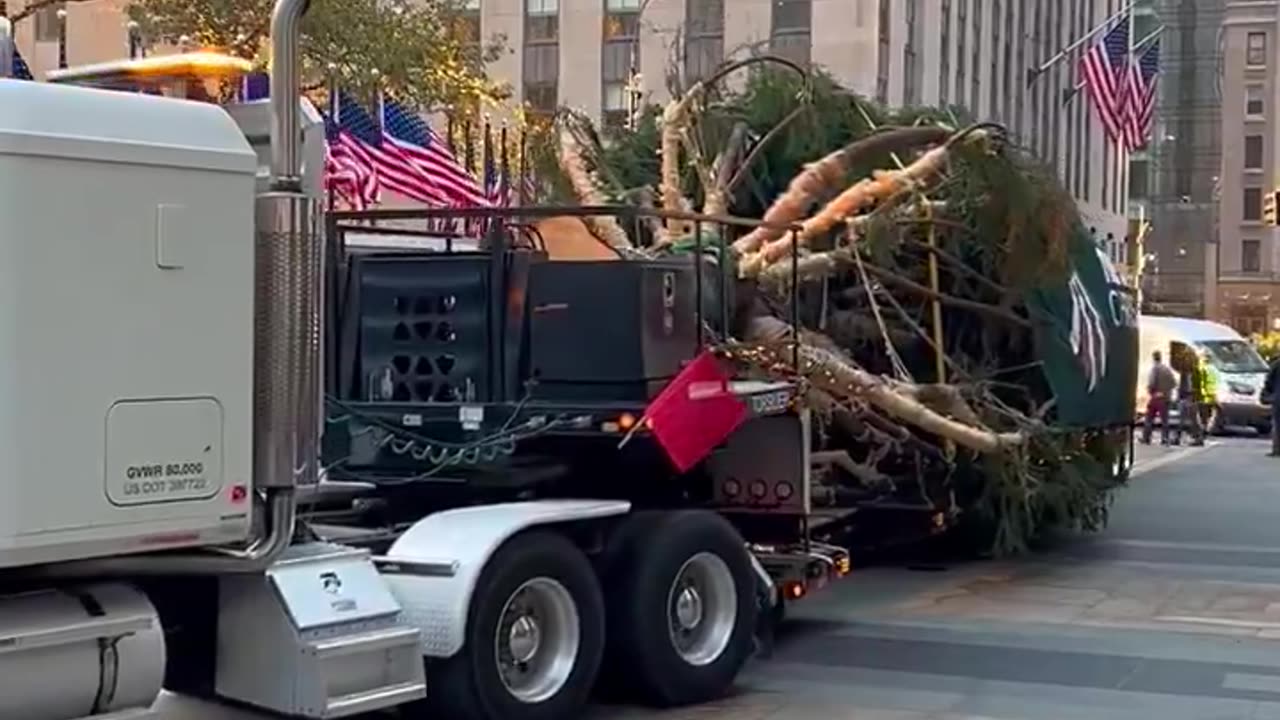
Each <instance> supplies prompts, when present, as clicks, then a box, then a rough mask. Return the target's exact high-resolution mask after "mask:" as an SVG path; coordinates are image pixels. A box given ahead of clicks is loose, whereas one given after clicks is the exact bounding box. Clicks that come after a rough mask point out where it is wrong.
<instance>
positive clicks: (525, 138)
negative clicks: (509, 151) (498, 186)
mask: <svg viewBox="0 0 1280 720" xmlns="http://www.w3.org/2000/svg"><path fill="white" fill-rule="evenodd" d="M519 157H520V188H519V189H518V190H517V191H516V192H517V193H518V194H517V195H516V197H518V198H519V199H520V207H524V205H525V203H527V202H528V201H529V198H528V197H526V196H525V190H526V188H527V187H528V185H529V130H528V126H527V122H526V125H525V126H524V127H521V128H520V155H519Z"/></svg>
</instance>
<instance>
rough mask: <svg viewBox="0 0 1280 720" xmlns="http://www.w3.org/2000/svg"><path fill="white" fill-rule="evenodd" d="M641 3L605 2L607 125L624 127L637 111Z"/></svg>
mask: <svg viewBox="0 0 1280 720" xmlns="http://www.w3.org/2000/svg"><path fill="white" fill-rule="evenodd" d="M640 7H641V0H605V5H604V47H603V51H602V52H601V65H602V67H601V73H600V77H601V79H602V83H603V85H602V87H601V91H602V92H601V97H602V99H603V107H602V108H601V109H602V110H603V113H604V122H605V124H606V125H613V126H615V127H616V126H621V125H623V124H625V123H626V121H627V118H628V116H629V115H630V111H631V110H633V109H634V108H633V105H632V103H633V98H634V96H635V94H636V93H637V92H638V88H636V87H635V83H634V77H635V75H636V74H637V73H638V72H639V71H640Z"/></svg>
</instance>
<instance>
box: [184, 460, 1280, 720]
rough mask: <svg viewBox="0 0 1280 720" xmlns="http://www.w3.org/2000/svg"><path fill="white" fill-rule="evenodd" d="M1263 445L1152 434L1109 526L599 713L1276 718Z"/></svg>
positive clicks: (845, 613)
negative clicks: (695, 693)
mask: <svg viewBox="0 0 1280 720" xmlns="http://www.w3.org/2000/svg"><path fill="white" fill-rule="evenodd" d="M1266 450H1267V447H1266V444H1265V443H1264V442H1262V441H1260V440H1257V439H1227V440H1219V441H1216V442H1214V443H1211V446H1210V447H1208V448H1205V449H1195V450H1191V449H1165V448H1159V447H1157V448H1142V454H1141V456H1140V461H1139V466H1138V469H1137V470H1136V472H1135V478H1134V480H1133V482H1132V483H1131V486H1130V487H1129V488H1127V489H1126V490H1125V491H1123V492H1122V493H1121V495H1120V496H1119V497H1118V499H1117V502H1116V505H1115V507H1114V508H1113V513H1112V519H1111V525H1110V527H1109V528H1108V529H1107V530H1106V531H1105V532H1103V533H1101V534H1099V535H1096V536H1091V537H1087V538H1081V539H1078V540H1075V541H1071V542H1067V543H1064V544H1063V545H1062V546H1061V547H1060V548H1058V549H1056V550H1054V551H1052V552H1051V553H1048V554H1045V555H1040V556H1037V557H1034V558H1030V559H1023V560H1019V561H1012V562H985V563H972V564H965V565H958V566H953V567H932V568H928V569H927V570H928V571H912V570H908V569H891V568H880V569H870V570H865V571H861V572H856V573H855V575H854V576H853V577H852V578H850V579H848V580H846V581H845V582H843V583H841V584H840V585H838V586H837V587H835V588H832V589H831V590H829V591H827V592H826V593H825V595H823V596H819V597H815V598H812V599H810V600H809V601H808V603H807V604H806V605H804V606H798V607H797V608H796V610H795V612H794V613H793V615H792V618H791V620H790V622H789V623H788V626H787V629H786V631H785V633H784V634H783V636H782V637H781V638H780V641H779V645H778V648H777V650H776V652H775V654H774V655H773V657H771V658H769V659H767V660H760V661H757V662H755V663H753V665H752V666H751V668H750V669H749V671H748V672H747V673H746V674H745V676H744V677H743V679H742V682H741V684H740V687H739V688H738V691H737V692H736V693H735V694H734V696H733V697H731V698H728V699H726V700H724V701H722V702H719V703H715V704H713V705H710V706H702V707H698V708H686V709H683V710H678V711H669V712H663V713H655V712H647V711H641V710H635V709H630V708H611V707H601V708H597V709H595V711H594V712H593V713H592V715H593V718H592V720H635V719H639V718H646V719H651V720H686V719H693V718H699V719H700V720H721V719H723V720H731V719H732V720H765V719H768V720H809V719H810V718H812V719H813V720H817V719H818V718H822V719H823V720H845V719H850V720H852V719H856V720H923V719H925V718H930V719H936V720H941V719H943V718H947V719H954V720H958V719H960V718H1000V719H1005V720H1059V719H1061V720H1076V719H1077V718H1078V719H1079V720H1153V719H1155V718H1159V719H1160V720H1183V719H1187V720H1191V719H1196V720H1199V719H1202V718H1203V719H1204V720H1209V719H1212V720H1236V719H1239V720H1245V719H1257V720H1261V719H1266V718H1275V719H1276V720H1280V522H1277V519H1280V460H1273V459H1271V458H1267V457H1265V452H1266ZM168 707H170V708H173V707H176V706H173V705H169V706H168ZM233 717H235V716H228V715H227V714H225V713H221V712H220V713H216V714H206V713H204V712H199V711H192V710H183V711H181V712H178V711H176V710H175V711H172V712H169V713H166V718H165V720H206V719H207V720H232V719H233ZM245 717H247V716H239V717H236V718H235V720H239V718H245Z"/></svg>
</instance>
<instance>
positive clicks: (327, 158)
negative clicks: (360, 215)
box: [324, 93, 382, 210]
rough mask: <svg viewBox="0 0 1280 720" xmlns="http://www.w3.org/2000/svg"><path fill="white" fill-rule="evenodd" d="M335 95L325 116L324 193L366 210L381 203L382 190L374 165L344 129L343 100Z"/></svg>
mask: <svg viewBox="0 0 1280 720" xmlns="http://www.w3.org/2000/svg"><path fill="white" fill-rule="evenodd" d="M338 95H339V94H338V93H333V95H332V96H331V97H330V100H329V112H328V114H327V115H326V116H325V123H324V125H325V148H324V184H325V189H326V190H328V191H329V192H331V193H334V194H335V195H337V196H338V197H340V198H342V199H343V200H344V201H345V202H346V203H347V204H348V205H350V206H351V207H352V208H353V209H355V210H364V209H366V208H368V207H369V206H370V205H377V204H378V203H379V202H380V201H381V200H382V186H381V184H380V183H379V181H378V174H377V172H376V171H375V170H374V167H373V162H372V160H371V159H370V158H369V156H368V154H367V153H366V152H365V150H364V148H362V147H360V143H359V142H358V141H357V140H356V139H355V138H354V137H352V135H351V134H350V133H348V132H346V131H345V130H343V129H342V126H341V125H339V123H338V120H337V118H338V117H339V116H340V115H341V102H342V101H341V99H340V98H339V96H338Z"/></svg>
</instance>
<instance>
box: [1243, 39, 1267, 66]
mask: <svg viewBox="0 0 1280 720" xmlns="http://www.w3.org/2000/svg"><path fill="white" fill-rule="evenodd" d="M1245 63H1246V64H1247V65H1249V66H1250V67H1265V66H1266V64H1267V34H1266V33H1264V32H1251V33H1249V38H1248V44H1247V45H1246V46H1245Z"/></svg>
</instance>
